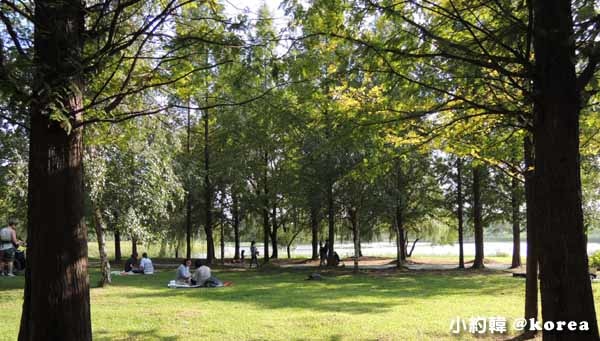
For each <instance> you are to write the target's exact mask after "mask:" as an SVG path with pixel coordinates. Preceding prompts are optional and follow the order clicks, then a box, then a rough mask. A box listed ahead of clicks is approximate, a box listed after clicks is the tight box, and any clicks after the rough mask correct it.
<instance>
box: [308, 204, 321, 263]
mask: <svg viewBox="0 0 600 341" xmlns="http://www.w3.org/2000/svg"><path fill="white" fill-rule="evenodd" d="M318 215H319V209H318V208H317V207H311V209H310V230H311V234H312V259H313V260H315V259H319V217H318Z"/></svg>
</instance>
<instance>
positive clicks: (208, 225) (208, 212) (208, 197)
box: [188, 97, 215, 264]
mask: <svg viewBox="0 0 600 341" xmlns="http://www.w3.org/2000/svg"><path fill="white" fill-rule="evenodd" d="M207 98H208V97H207ZM208 114H209V113H208V109H206V110H204V117H203V119H204V218H205V221H204V232H205V233H206V262H207V263H208V264H212V262H213V261H214V259H215V241H214V238H213V226H212V225H213V222H212V204H213V202H212V200H213V193H212V185H211V183H210V149H209V148H210V146H209V138H208V132H209V130H208V126H209V125H208V123H209V117H208ZM188 258H190V257H188Z"/></svg>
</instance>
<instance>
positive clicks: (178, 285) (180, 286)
mask: <svg viewBox="0 0 600 341" xmlns="http://www.w3.org/2000/svg"><path fill="white" fill-rule="evenodd" d="M167 287H169V288H177V289H189V288H200V287H201V285H197V284H196V285H190V284H181V283H177V282H176V281H175V280H171V281H170V282H169V284H167Z"/></svg>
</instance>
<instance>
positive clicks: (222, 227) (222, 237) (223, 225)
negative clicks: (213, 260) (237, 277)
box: [220, 221, 225, 264]
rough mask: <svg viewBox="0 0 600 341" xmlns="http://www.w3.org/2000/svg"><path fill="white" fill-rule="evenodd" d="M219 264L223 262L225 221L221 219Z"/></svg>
mask: <svg viewBox="0 0 600 341" xmlns="http://www.w3.org/2000/svg"><path fill="white" fill-rule="evenodd" d="M220 237H221V243H220V247H221V264H225V222H224V221H221V236H220Z"/></svg>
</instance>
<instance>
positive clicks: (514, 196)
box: [510, 177, 521, 269]
mask: <svg viewBox="0 0 600 341" xmlns="http://www.w3.org/2000/svg"><path fill="white" fill-rule="evenodd" d="M518 190H519V181H518V180H517V178H515V177H513V178H512V179H511V200H510V204H511V208H512V230H513V252H512V263H511V266H510V267H511V268H513V269H514V268H518V267H520V266H521V226H520V221H519V206H520V205H521V203H520V202H519V197H518V196H519V192H518Z"/></svg>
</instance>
